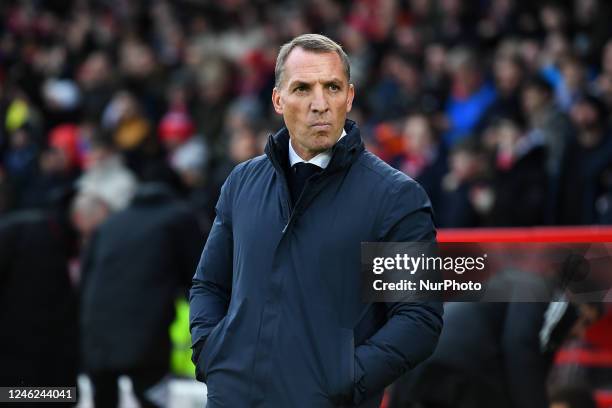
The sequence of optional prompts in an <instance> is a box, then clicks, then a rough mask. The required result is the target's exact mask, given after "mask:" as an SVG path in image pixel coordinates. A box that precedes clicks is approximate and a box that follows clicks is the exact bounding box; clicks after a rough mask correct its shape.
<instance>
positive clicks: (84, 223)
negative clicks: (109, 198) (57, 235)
mask: <svg viewBox="0 0 612 408" xmlns="http://www.w3.org/2000/svg"><path fill="white" fill-rule="evenodd" d="M70 212H71V214H70V215H71V221H72V224H73V225H74V227H75V228H76V230H77V231H78V233H79V235H80V237H81V243H82V247H83V248H85V247H86V245H87V243H88V242H89V240H90V239H91V237H92V236H93V234H94V232H95V231H96V229H97V228H98V226H100V225H101V224H102V223H103V222H104V220H106V219H107V218H108V216H109V215H110V213H111V209H110V208H109V206H108V204H107V203H106V201H104V200H103V199H101V198H99V197H97V196H95V195H93V194H91V193H81V194H79V195H77V196H76V197H75V198H74V200H73V202H72V208H71V211H70Z"/></svg>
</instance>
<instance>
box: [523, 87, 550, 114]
mask: <svg viewBox="0 0 612 408" xmlns="http://www.w3.org/2000/svg"><path fill="white" fill-rule="evenodd" d="M549 98H550V96H549V94H548V93H547V92H546V91H543V90H541V89H538V88H537V87H534V86H529V87H527V88H525V89H524V90H523V92H522V95H521V99H522V105H523V111H524V112H525V113H527V114H532V113H535V112H537V111H538V110H540V109H541V108H542V107H544V106H545V105H546V104H547V103H548V102H549Z"/></svg>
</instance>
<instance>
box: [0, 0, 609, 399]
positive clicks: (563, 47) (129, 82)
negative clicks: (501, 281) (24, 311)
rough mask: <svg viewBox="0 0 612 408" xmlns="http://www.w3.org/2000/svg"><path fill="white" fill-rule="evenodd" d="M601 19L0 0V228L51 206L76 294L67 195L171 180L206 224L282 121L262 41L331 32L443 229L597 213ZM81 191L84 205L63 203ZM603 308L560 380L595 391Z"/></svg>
mask: <svg viewBox="0 0 612 408" xmlns="http://www.w3.org/2000/svg"><path fill="white" fill-rule="evenodd" d="M611 17H612V5H610V4H609V3H608V2H606V1H603V0H599V1H598V0H573V1H572V0H568V1H530V2H521V1H516V0H514V1H513V0H468V1H460V0H405V1H400V0H358V1H354V2H349V1H334V0H310V1H303V2H298V1H263V0H260V1H245V0H228V1H213V0H210V1H204V0H203V1H198V0H182V1H181V0H179V1H173V2H170V1H162V0H160V1H127V0H98V1H95V0H91V1H85V0H73V1H60V0H55V1H53V0H49V1H35V0H31V1H14V0H8V1H3V2H2V3H1V4H0V21H1V23H0V123H1V126H0V157H1V161H0V225H2V224H3V223H4V225H6V224H7V223H9V221H11V220H13V219H14V218H15V217H16V216H18V215H19V214H23V213H24V212H25V211H28V212H30V213H31V212H37V213H39V214H44V216H45V217H47V216H48V217H49V219H53V220H54V221H56V222H57V225H59V226H60V227H58V228H61V229H62V235H61V237H62V248H64V249H65V253H63V254H62V257H63V258H62V259H63V260H64V261H66V262H69V263H68V264H67V265H68V266H66V268H65V269H66V270H67V271H68V273H69V277H70V282H71V283H72V286H71V287H72V288H73V289H72V290H74V291H75V293H76V294H78V293H79V282H80V277H81V270H82V265H81V262H80V259H82V256H83V252H84V248H86V247H87V243H88V239H89V237H90V236H91V234H93V231H94V226H93V225H91V223H88V221H90V220H89V219H88V218H87V217H85V216H82V214H81V213H80V212H79V211H81V210H89V211H93V210H92V208H94V207H95V205H100V206H102V207H104V211H106V212H108V213H111V214H112V213H116V212H120V211H124V210H125V209H126V207H128V206H129V203H130V200H131V198H132V196H133V195H134V194H135V193H136V191H137V190H138V188H139V184H141V183H144V182H146V181H151V180H155V181H162V182H164V183H165V184H166V185H168V186H169V187H170V188H171V189H172V190H173V191H174V192H175V194H176V195H177V196H179V197H180V198H181V199H182V200H183V201H184V202H185V203H187V205H189V207H190V208H191V210H192V211H193V214H194V216H195V217H196V218H197V220H198V225H199V228H200V230H201V234H202V236H203V237H204V236H205V234H206V232H207V230H208V228H209V226H210V222H211V219H212V217H213V216H214V204H215V202H216V198H217V196H218V193H219V189H220V186H221V184H222V183H223V181H224V179H225V177H226V176H227V175H228V174H229V172H230V171H231V169H232V168H233V166H234V165H236V164H237V163H239V162H241V161H244V160H247V159H249V158H251V157H254V156H256V155H259V154H261V153H262V150H263V145H264V144H265V141H266V139H267V136H268V135H269V134H270V133H272V132H274V131H275V129H277V128H279V127H280V126H281V125H282V122H281V118H280V117H278V116H277V115H275V114H274V112H273V110H272V107H271V103H270V102H271V101H270V94H271V89H272V86H273V81H274V63H275V58H276V52H277V50H278V48H279V46H280V45H282V44H283V43H284V42H286V41H287V40H289V39H291V38H292V37H294V36H296V35H299V34H301V33H305V32H318V33H322V34H325V35H328V36H330V37H331V38H333V39H335V40H337V41H338V42H340V43H341V44H342V45H343V47H344V49H345V50H346V52H347V53H348V55H349V57H350V59H351V73H352V78H351V79H352V82H353V83H354V84H355V87H356V100H355V103H354V106H353V111H352V112H351V114H350V117H351V118H352V119H354V120H356V121H357V122H358V124H359V125H360V127H361V129H362V135H363V137H364V139H365V141H366V143H367V145H368V148H369V149H371V150H372V151H374V152H376V153H377V154H378V155H379V156H380V157H382V158H383V159H384V160H386V161H387V162H389V163H390V164H391V165H393V166H395V167H397V168H398V169H400V170H402V171H404V172H406V173H407V174H409V175H410V176H412V177H414V178H415V179H417V180H418V181H419V182H421V183H422V185H423V186H424V187H425V189H426V190H427V192H428V194H429V195H430V197H431V199H432V202H433V204H434V208H435V211H436V221H437V224H438V226H439V227H440V228H468V229H470V228H496V227H521V228H531V227H534V226H539V227H545V228H546V227H551V226H556V227H558V226H594V225H605V224H610V223H611V221H612V135H611V134H610V111H611V109H612V40H611V38H612V36H611V31H612V25H610V21H611ZM105 166H106V167H105ZM100 168H103V169H106V170H105V171H100ZM109 169H110V170H109ZM83 195H85V196H87V197H88V198H90V199H91V197H94V198H95V203H94V204H95V205H94V204H92V203H91V202H87V200H84V203H82V204H83V206H82V207H81V206H79V205H76V204H75V202H76V201H75V197H79V196H83ZM79 215H81V216H80V217H79ZM94 218H95V217H94ZM462 231H463V232H462V234H463V233H465V234H467V235H459V237H460V238H461V237H463V238H464V237H468V236H470V234H474V233H482V230H478V231H480V232H478V231H476V232H474V231H472V232H470V231H469V230H467V231H466V230H462ZM526 231H527V230H518V232H517V230H515V231H511V230H503V231H502V234H511V235H512V234H523V233H526ZM538 231H547V230H546V229H544V230H538ZM554 231H556V232H555V234H559V236H561V237H566V238H565V239H567V240H570V238H567V237H575V236H576V235H575V234H576V231H586V234H587V235H582V237H583V238H584V237H587V238H585V239H591V238H593V237H596V236H598V234H601V233H602V231H605V230H593V229H590V228H587V229H586V230H574V229H566V230H563V229H562V230H554ZM532 233H533V232H532ZM443 234H444V232H442V235H441V236H444V235H443ZM485 234H486V233H485ZM568 234H569V235H568ZM608 234H609V232H608ZM502 236H503V235H502ZM454 237H455V238H456V237H457V235H454ZM497 237H498V238H499V237H500V236H499V235H498V236H497ZM593 239H595V238H593ZM202 241H204V238H203V239H202ZM3 242H4V241H3ZM202 243H203V242H202ZM41 245H44V243H43V244H41ZM5 249H6V247H5ZM12 254H13V253H8V254H7V250H5V251H4V252H2V255H3V256H4V259H2V258H1V257H0V259H2V261H3V262H8V261H6V260H7V259H8V260H9V261H10V260H11V259H12V258H11V255H12ZM64 255H65V256H64ZM3 265H8V264H6V263H5V264H3ZM36 273H44V268H43V270H40V271H36V272H34V271H32V276H30V277H29V279H30V280H31V282H29V285H32V286H36V285H37V284H38V283H37V279H36V278H35V276H36ZM1 277H2V275H1V274H0V278H1ZM6 282H9V281H5V282H4V283H6ZM3 290H5V291H12V292H11V295H12V296H10V297H8V296H6V293H7V292H5V293H4V295H5V296H4V299H5V303H6V302H8V300H7V299H9V298H10V299H15V298H18V299H20V300H21V301H29V299H28V296H30V294H28V293H16V292H15V290H17V289H14V288H11V286H10V285H9V284H8V283H6V284H5V285H4V288H3ZM58 296H59V295H58ZM2 306H3V307H5V308H6V309H7V310H9V309H10V310H11V313H17V314H19V312H20V309H19V307H18V305H15V304H10V303H8V304H3V305H2ZM11 308H12V309H11ZM52 312H53V310H50V313H52ZM179 315H180V313H179ZM611 324H612V321H611V320H610V319H609V318H608V319H607V320H606V319H604V320H603V321H602V322H599V323H598V324H597V327H594V328H592V331H591V334H590V337H588V338H587V339H581V340H574V341H572V342H570V343H568V344H567V346H566V348H565V349H563V350H562V351H561V353H560V354H559V355H558V357H557V364H558V366H557V368H558V370H557V373H559V372H561V373H564V374H563V375H560V374H558V375H557V377H556V378H557V379H559V378H561V377H563V376H564V375H565V377H564V378H565V379H564V381H566V382H575V381H577V380H576V378H579V379H580V381H581V382H584V383H585V384H586V385H587V386H589V387H591V388H597V392H598V394H597V395H598V398H599V400H600V401H601V406H612V403H611V402H610V397H609V392H610V391H609V390H610V389H612V380H610V379H611V378H612V371H611V368H610V367H612V360H611V359H610V353H611V352H612V351H611V350H612V337H611V336H610V331H611V329H610V327H611ZM5 327H6V326H4V325H3V329H4V328H5ZM22 330H23V332H22V333H18V334H17V335H19V336H23V337H24V338H30V337H32V336H33V333H29V332H27V330H29V329H28V327H27V325H26V326H25V327H24V328H23V329H22ZM49 330H50V331H49V334H48V335H49V336H52V335H53V328H50V329H49ZM174 331H175V336H176V338H175V343H176V344H179V343H181V337H182V338H183V340H185V331H184V327H183V330H181V329H180V328H178V329H174ZM181 333H182V336H181ZM5 351H6V350H5ZM178 353H180V351H179V352H178ZM187 353H188V352H187ZM593 353H594V354H593ZM173 358H175V359H177V361H179V360H180V359H181V357H178V354H175V355H174V357H173ZM184 361H185V358H183V363H184ZM183 363H179V362H176V363H175V366H174V369H175V371H176V372H179V371H180V372H181V374H185V372H186V371H187V372H188V371H189V370H190V368H189V365H188V364H187V365H186V366H184V368H183V369H182V370H181V369H179V368H178V366H177V365H181V364H183ZM593 367H595V371H596V372H597V374H596V375H594V377H593V375H591V376H590V374H589V372H590V370H592V369H593ZM602 370H603V371H602ZM602 372H603V373H604V374H602ZM593 378H597V380H593ZM601 378H604V380H605V381H604V380H601ZM558 381H561V380H558ZM606 390H608V391H607V392H608V394H606ZM606 398H608V402H607V403H606V402H605V401H604V400H605V399H606Z"/></svg>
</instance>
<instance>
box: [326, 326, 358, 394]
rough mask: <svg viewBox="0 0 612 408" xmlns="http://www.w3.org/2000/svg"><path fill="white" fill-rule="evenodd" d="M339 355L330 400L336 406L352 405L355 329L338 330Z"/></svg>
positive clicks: (335, 359) (334, 370) (333, 373)
mask: <svg viewBox="0 0 612 408" xmlns="http://www.w3.org/2000/svg"><path fill="white" fill-rule="evenodd" d="M336 344H337V349H336V351H337V353H336V355H335V358H334V359H333V361H334V362H335V367H333V368H332V370H331V373H330V374H331V375H330V376H329V381H330V393H329V396H330V399H331V400H332V401H333V402H334V403H335V404H336V405H350V404H352V402H353V391H354V376H355V338H354V335H353V329H345V328H339V329H338V336H337V341H336Z"/></svg>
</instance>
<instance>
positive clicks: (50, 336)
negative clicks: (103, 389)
mask: <svg viewBox="0 0 612 408" xmlns="http://www.w3.org/2000/svg"><path fill="white" fill-rule="evenodd" d="M0 201H2V199H1V198H0ZM0 215H2V213H1V212H0ZM68 256H69V244H68V240H67V236H66V231H65V230H64V228H63V227H62V224H61V223H60V222H58V219H57V218H56V217H54V216H51V215H49V213H48V212H46V211H42V210H30V211H19V212H14V213H11V214H8V215H2V217H1V218H0V325H2V327H3V329H2V334H1V335H0V360H1V361H2V370H0V384H2V385H3V386H28V387H37V386H38V387H60V386H62V387H76V383H77V370H78V324H77V321H78V316H77V297H76V293H75V291H74V289H73V288H72V286H71V284H70V280H69V276H68Z"/></svg>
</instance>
